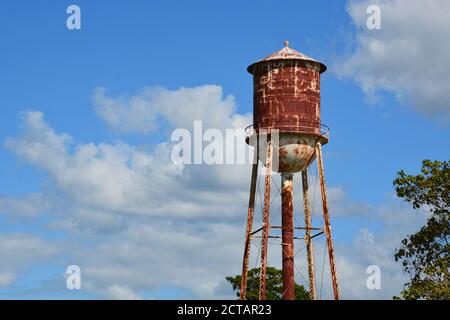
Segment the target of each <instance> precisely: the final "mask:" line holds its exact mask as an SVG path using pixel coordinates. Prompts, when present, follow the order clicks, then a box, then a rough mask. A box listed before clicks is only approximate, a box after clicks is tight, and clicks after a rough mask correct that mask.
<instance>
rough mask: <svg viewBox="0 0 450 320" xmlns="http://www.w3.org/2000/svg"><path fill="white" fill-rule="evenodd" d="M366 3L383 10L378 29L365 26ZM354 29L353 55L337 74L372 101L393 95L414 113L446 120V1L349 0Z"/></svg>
mask: <svg viewBox="0 0 450 320" xmlns="http://www.w3.org/2000/svg"><path fill="white" fill-rule="evenodd" d="M369 5H379V6H380V9H381V29H380V30H369V29H368V28H367V27H366V19H367V17H368V14H367V13H366V9H367V7H368V6H369ZM347 11H348V13H349V15H350V17H351V18H352V20H353V22H354V24H355V27H356V35H355V43H354V50H353V52H352V53H351V54H350V55H349V56H347V57H345V58H344V59H343V60H342V59H340V60H339V62H338V63H336V65H335V71H336V72H337V74H338V75H340V76H342V77H350V78H352V79H353V80H354V81H356V83H358V85H359V86H360V87H361V88H362V89H363V91H364V92H365V93H366V94H367V97H368V98H369V100H370V101H374V100H377V98H378V95H377V94H378V93H379V92H381V91H387V92H390V93H393V94H394V95H395V96H396V97H397V98H398V99H400V100H401V101H405V102H407V103H410V104H411V105H412V107H413V108H414V110H416V111H418V112H420V113H421V114H425V115H427V116H430V117H435V118H438V119H440V120H443V121H444V122H447V123H448V121H449V120H450V105H449V101H450V91H449V90H448V88H450V60H449V59H448V56H449V52H450V38H449V37H448V30H449V29H450V2H448V1H447V0H425V1H424V0H375V1H373V0H364V1H354V0H351V1H349V2H348V4H347Z"/></svg>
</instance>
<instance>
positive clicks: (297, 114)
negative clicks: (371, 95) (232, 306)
mask: <svg viewBox="0 0 450 320" xmlns="http://www.w3.org/2000/svg"><path fill="white" fill-rule="evenodd" d="M247 70H248V72H249V73H250V74H252V75H253V125H251V126H249V127H247V129H246V141H247V143H249V144H250V145H252V146H253V147H255V149H254V150H255V161H254V163H253V168H252V178H251V186H250V196H249V205H248V216H247V228H246V236H245V249H244V259H243V266H242V281H241V288H240V297H241V299H245V296H246V290H247V273H248V265H249V256H250V245H251V240H252V238H253V237H255V235H256V234H259V233H260V235H259V237H261V252H260V257H261V261H260V288H259V299H261V300H264V299H265V298H266V268H267V248H268V238H270V237H275V236H271V235H270V230H271V229H274V228H278V229H281V248H282V269H283V299H286V300H293V299H295V291H294V288H295V287H294V285H295V283H294V239H299V238H298V237H295V236H294V233H295V231H296V230H303V231H304V237H302V239H304V241H305V244H306V252H307V264H308V275H309V291H310V296H311V299H316V298H317V295H316V289H315V271H314V253H313V245H312V238H314V237H316V236H318V235H321V234H325V236H326V244H327V250H328V258H329V264H330V272H331V281H332V286H333V294H334V298H335V299H339V288H338V282H337V277H336V268H335V259H334V249H333V239H332V235H331V226H330V216H329V212H328V204H327V192H326V185H325V178H324V171H323V159H322V145H324V144H326V143H327V142H328V128H327V127H326V126H324V125H322V124H321V122H320V74H321V73H323V72H324V71H325V70H326V66H325V65H324V64H323V63H321V62H319V61H316V60H314V59H312V58H309V57H307V56H306V55H304V54H302V53H300V52H298V51H296V50H293V49H291V48H290V47H289V43H288V42H287V41H285V43H284V48H282V49H281V50H279V51H277V52H275V53H273V54H272V55H270V56H268V57H266V58H264V59H262V60H260V61H258V62H256V63H253V64H252V65H250V66H249V67H248V68H247ZM261 150H262V151H261ZM315 160H316V161H317V165H318V166H317V168H318V176H319V182H320V191H321V199H322V211H323V219H324V224H323V228H314V227H312V225H311V208H310V203H309V198H308V173H307V169H308V166H309V165H310V164H312V163H313V162H314V161H315ZM259 162H261V163H262V164H263V165H264V167H265V170H266V172H268V174H266V175H265V178H264V203H263V208H262V226H261V228H258V229H256V230H253V217H254V207H255V206H254V204H255V193H256V180H257V176H258V163H259ZM274 163H276V164H277V165H276V166H273V164H274ZM271 172H278V173H280V175H281V211H282V214H281V220H282V221H281V226H272V225H270V220H269V213H270V204H271V194H270V187H271V179H272V178H271V175H270V173H271ZM299 172H301V174H302V187H303V188H302V189H303V211H304V223H305V225H304V226H294V210H293V209H294V206H293V195H294V192H293V191H294V190H293V176H294V174H295V173H299ZM313 232H316V233H315V234H313ZM278 238H280V237H278Z"/></svg>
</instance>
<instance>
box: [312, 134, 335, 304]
mask: <svg viewBox="0 0 450 320" xmlns="http://www.w3.org/2000/svg"><path fill="white" fill-rule="evenodd" d="M316 153H317V167H318V171H319V180H320V193H321V195H322V207H323V219H324V226H325V235H326V237H327V247H328V257H329V260H330V271H331V281H332V283H333V293H334V299H335V300H339V286H338V282H337V276H336V263H335V261H334V247H333V238H332V236H331V223H330V214H329V212H328V203H327V188H326V185H325V174H324V170H323V159H322V145H321V143H320V142H319V143H317V145H316Z"/></svg>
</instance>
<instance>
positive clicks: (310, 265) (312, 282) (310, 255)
mask: <svg viewBox="0 0 450 320" xmlns="http://www.w3.org/2000/svg"><path fill="white" fill-rule="evenodd" d="M302 187H303V208H304V212H305V242H306V254H307V258H308V275H309V295H310V298H311V300H316V299H317V295H316V280H315V271H314V249H313V245H312V240H311V228H312V225H311V207H310V204H309V187H308V168H305V169H303V171H302Z"/></svg>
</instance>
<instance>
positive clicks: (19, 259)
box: [0, 233, 60, 288]
mask: <svg viewBox="0 0 450 320" xmlns="http://www.w3.org/2000/svg"><path fill="white" fill-rule="evenodd" d="M59 251H60V248H59V247H58V246H57V245H54V244H52V243H51V242H49V241H47V240H44V239H42V238H40V237H38V236H34V235H31V234H25V233H0V259H1V261H2V264H1V266H0V288H4V287H7V286H9V285H10V284H12V283H13V282H14V281H15V280H16V278H17V277H18V276H19V275H20V274H21V273H22V272H24V271H26V270H27V267H28V266H29V265H31V264H34V263H37V262H42V261H44V260H45V259H49V258H51V257H54V256H56V254H57V253H59Z"/></svg>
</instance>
